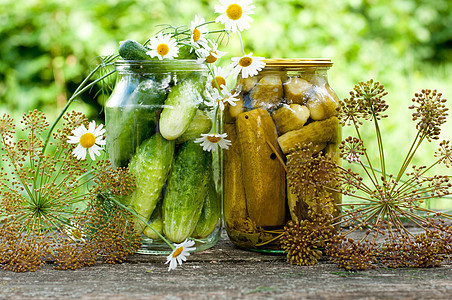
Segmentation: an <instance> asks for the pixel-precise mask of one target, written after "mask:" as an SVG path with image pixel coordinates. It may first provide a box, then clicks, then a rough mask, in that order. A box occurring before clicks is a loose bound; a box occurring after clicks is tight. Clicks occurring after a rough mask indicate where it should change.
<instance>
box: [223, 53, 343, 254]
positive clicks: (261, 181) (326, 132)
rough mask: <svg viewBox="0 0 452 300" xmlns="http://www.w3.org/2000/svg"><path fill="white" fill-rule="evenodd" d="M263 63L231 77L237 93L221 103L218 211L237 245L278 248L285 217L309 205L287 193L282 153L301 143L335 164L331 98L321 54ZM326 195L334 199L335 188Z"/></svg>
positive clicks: (301, 213)
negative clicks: (226, 142)
mask: <svg viewBox="0 0 452 300" xmlns="http://www.w3.org/2000/svg"><path fill="white" fill-rule="evenodd" d="M265 62H266V66H265V68H264V69H263V70H262V71H261V72H259V74H258V75H256V76H254V77H250V78H246V79H239V80H238V84H237V89H238V91H239V92H240V95H241V100H240V101H238V102H237V104H236V105H235V106H230V107H228V109H227V110H225V115H224V124H223V129H224V131H225V132H226V133H227V134H228V137H229V139H230V140H231V142H232V145H231V146H230V148H229V150H227V151H224V193H223V196H224V198H223V203H224V205H223V213H224V221H225V225H226V230H227V233H228V235H229V238H230V240H231V241H232V242H233V243H234V244H236V245H237V246H239V247H242V248H245V249H249V250H256V251H263V252H282V251H281V246H280V243H279V237H280V236H281V234H282V232H283V228H284V226H285V224H286V223H287V222H288V221H289V220H294V221H300V220H302V219H304V218H306V215H307V209H309V207H310V205H312V204H313V203H312V201H313V200H312V199H308V198H307V197H304V196H303V195H297V194H294V193H293V192H292V190H291V186H292V185H291V182H290V179H289V177H288V176H287V174H286V171H287V168H286V162H287V157H288V156H289V155H290V154H291V153H292V152H293V151H294V149H298V150H300V148H297V147H301V148H303V147H308V146H309V147H316V149H318V151H317V153H319V152H321V153H323V154H325V155H329V156H330V157H331V158H332V159H333V161H336V162H337V163H339V156H338V153H339V151H338V144H339V142H340V139H341V131H340V126H339V121H338V118H337V116H336V114H337V113H336V109H337V107H338V103H339V101H338V100H339V99H338V97H337V95H336V94H335V92H334V91H333V90H332V88H331V87H330V85H329V83H328V78H327V70H328V69H329V68H330V67H331V66H332V62H331V61H330V60H329V59H269V60H266V61H265ZM301 176H303V175H301ZM332 199H333V201H332V202H340V201H341V198H340V195H339V194H337V193H333V195H332ZM331 207H333V205H331ZM330 213H332V214H334V213H337V212H330Z"/></svg>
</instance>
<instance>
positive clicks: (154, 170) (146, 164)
mask: <svg viewBox="0 0 452 300" xmlns="http://www.w3.org/2000/svg"><path fill="white" fill-rule="evenodd" d="M174 149H175V142H174V141H167V140H165V139H164V138H163V137H162V136H161V135H160V134H159V133H156V134H154V135H153V136H152V137H151V138H150V139H148V140H146V141H145V142H143V143H142V145H141V146H140V147H139V148H138V151H137V153H136V154H135V155H134V156H133V157H132V160H131V161H130V164H129V170H130V172H131V173H132V174H133V175H134V176H135V182H136V188H135V190H134V192H133V193H132V194H131V195H130V196H129V197H128V198H127V199H126V200H125V202H126V204H128V205H129V206H130V207H131V208H132V209H133V210H134V211H135V212H136V213H137V214H138V215H140V216H141V218H142V219H143V220H149V218H150V217H151V215H152V213H153V212H154V209H155V208H156V206H157V203H158V202H159V200H160V199H161V195H162V190H163V187H164V185H165V182H166V180H167V178H168V173H169V170H170V168H171V164H172V162H173V156H174ZM145 227H146V225H145V224H144V223H143V222H141V221H138V220H137V221H136V223H135V229H136V230H137V231H138V232H142V231H143V230H144V228H145Z"/></svg>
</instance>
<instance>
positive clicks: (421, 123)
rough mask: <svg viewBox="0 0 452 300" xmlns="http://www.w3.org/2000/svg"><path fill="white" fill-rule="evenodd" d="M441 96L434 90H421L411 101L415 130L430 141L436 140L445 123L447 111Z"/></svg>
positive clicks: (444, 100)
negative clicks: (415, 122)
mask: <svg viewBox="0 0 452 300" xmlns="http://www.w3.org/2000/svg"><path fill="white" fill-rule="evenodd" d="M441 96H442V94H441V93H438V92H436V90H433V91H432V90H421V92H420V93H416V94H414V98H413V99H412V101H413V102H414V103H415V104H413V105H412V106H410V107H409V108H410V109H414V110H415V112H414V113H413V121H418V122H417V124H416V129H417V130H419V131H420V132H421V133H422V134H424V135H425V137H426V138H427V139H428V140H429V141H430V140H436V139H438V138H439V134H440V133H441V125H442V124H444V123H445V122H446V117H447V115H448V114H447V111H448V108H447V107H446V104H445V103H446V101H447V100H446V99H442V98H441Z"/></svg>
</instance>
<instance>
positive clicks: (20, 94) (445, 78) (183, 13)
mask: <svg viewBox="0 0 452 300" xmlns="http://www.w3.org/2000/svg"><path fill="white" fill-rule="evenodd" d="M217 3H218V2H217V1H205V0H203V1H201V0H198V1H195V0H184V1H182V0H179V1H177V0H165V1H161V0H158V1H157V0H135V1H132V0H131V1H119V0H104V1H92V0H77V1H76V0H64V1H63V0H0V113H2V114H3V113H4V112H7V113H9V114H11V115H12V116H14V117H16V118H17V117H19V116H20V115H21V114H22V113H23V112H25V111H27V110H31V109H34V108H38V109H40V110H43V111H44V112H46V113H47V114H48V117H49V119H50V120H52V119H54V118H55V117H56V115H57V113H58V112H59V110H60V109H61V108H62V107H63V106H64V104H65V102H66V100H67V99H68V98H69V97H70V96H71V94H72V92H73V91H74V90H75V88H76V87H77V85H78V84H79V83H80V82H81V81H82V80H83V78H84V77H85V76H86V75H87V74H88V73H89V71H90V70H91V69H92V68H93V66H95V64H96V63H97V62H98V61H97V60H96V57H98V56H99V55H108V54H114V53H117V48H118V43H119V41H122V40H125V39H135V40H137V41H139V42H144V41H145V40H146V39H148V38H149V37H150V36H151V35H153V34H155V33H156V32H157V31H158V29H159V28H158V27H156V25H158V24H172V25H175V26H179V25H189V24H190V21H191V20H192V19H193V17H194V15H195V14H198V15H200V16H203V17H204V18H205V19H206V20H214V19H215V18H216V16H217V14H215V13H214V6H215V5H216V4H217ZM254 5H255V6H256V9H255V14H254V15H253V16H252V17H253V19H254V21H253V22H252V24H251V28H250V29H249V30H248V31H246V32H243V34H242V36H243V40H244V43H245V51H246V52H247V53H248V52H253V53H254V54H255V55H257V56H265V57H267V58H278V57H285V58H298V57H304V58H316V57H326V58H331V59H332V61H333V62H334V65H333V67H332V68H331V70H330V71H329V73H328V75H329V81H330V84H331V86H332V87H333V88H334V89H335V91H336V92H337V94H338V95H339V97H340V98H344V97H347V96H348V91H350V90H351V89H352V88H353V86H354V84H355V83H357V82H358V81H367V80H368V79H370V78H374V80H377V81H380V82H381V83H383V84H384V85H385V87H386V89H387V91H388V92H389V95H388V96H387V102H388V104H389V105H390V109H389V112H388V114H389V115H390V117H389V118H388V119H385V120H384V121H383V122H382V131H383V139H384V142H385V151H386V156H387V160H388V165H389V166H390V167H389V171H391V172H395V169H397V168H398V167H399V165H400V163H401V161H402V160H403V157H404V154H405V153H406V151H407V150H408V148H409V144H410V143H411V140H412V138H413V137H414V135H415V128H414V124H412V122H411V112H410V111H409V110H408V109H407V107H408V106H409V105H410V104H411V98H412V97H413V95H414V93H415V92H418V91H420V90H421V89H423V88H428V89H437V90H439V91H441V92H442V93H443V94H444V97H445V98H451V97H452V22H451V20H452V1H450V0H434V1H431V0H392V1H386V0H342V1H328V0H316V1H313V0H305V1H303V0H279V1H267V0H259V1H254ZM220 50H223V51H227V52H228V55H227V56H226V57H225V58H223V59H222V64H224V65H227V64H228V63H229V58H230V57H231V56H240V44H239V42H238V39H237V38H236V36H234V35H232V36H231V39H230V40H229V43H228V45H227V46H225V47H222V48H221V49H220ZM99 89H100V87H98V88H95V89H93V90H91V91H90V92H89V93H86V94H84V95H83V97H81V98H80V99H79V103H78V106H74V108H75V107H77V108H78V109H81V110H83V111H84V112H86V113H87V115H88V116H89V118H90V119H98V120H102V118H103V116H102V113H99V112H100V111H101V107H102V101H103V99H102V97H99V96H98V91H99ZM447 105H448V107H449V109H451V108H452V105H451V104H450V103H448V104H447ZM450 119H451V117H449V123H446V124H445V126H444V127H443V133H442V138H447V139H450V138H451V136H452V130H451V128H452V126H451V124H452V120H450ZM349 133H352V131H350V129H349V128H345V129H344V136H346V135H348V134H349ZM364 136H365V138H366V139H368V138H369V139H372V136H373V131H372V130H371V129H370V128H369V129H365V131H364ZM375 146H376V144H375V143H374V142H373V139H372V140H369V141H368V142H367V148H368V149H369V150H371V151H372V150H373V149H375V152H376V150H377V148H375ZM436 148H437V143H435V142H433V143H431V144H426V145H425V147H424V148H423V149H421V151H419V156H418V158H417V159H416V160H415V163H423V164H426V163H428V162H429V161H430V160H432V159H433V152H434V151H435V150H436ZM392 167H394V169H391V168H392ZM441 172H443V173H446V174H447V172H449V173H448V174H450V173H452V172H451V170H450V169H446V168H442V169H441ZM440 206H442V205H440ZM446 206H450V205H446Z"/></svg>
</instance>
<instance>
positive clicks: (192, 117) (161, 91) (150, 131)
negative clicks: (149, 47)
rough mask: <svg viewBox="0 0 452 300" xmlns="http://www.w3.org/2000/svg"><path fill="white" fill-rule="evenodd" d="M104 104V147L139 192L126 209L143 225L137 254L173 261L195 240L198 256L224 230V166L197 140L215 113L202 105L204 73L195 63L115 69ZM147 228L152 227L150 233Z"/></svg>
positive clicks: (129, 198) (126, 199)
mask: <svg viewBox="0 0 452 300" xmlns="http://www.w3.org/2000/svg"><path fill="white" fill-rule="evenodd" d="M116 70H117V80H116V85H115V88H114V90H113V93H112V94H111V96H110V98H109V99H108V101H107V102H106V104H105V123H106V141H107V146H106V149H107V152H108V156H109V159H110V160H111V162H112V165H113V166H114V167H128V168H129V170H130V172H131V173H132V174H133V175H134V176H135V180H136V189H135V191H134V192H133V193H132V194H131V195H129V196H127V197H123V199H121V201H122V202H123V203H124V204H126V205H127V206H128V207H130V208H131V209H133V211H135V212H136V214H138V215H139V217H136V219H135V228H136V229H137V230H138V231H140V232H142V233H143V242H142V245H141V247H140V249H139V251H138V252H139V253H155V254H165V253H170V252H171V249H170V247H169V246H168V245H167V244H166V243H165V242H164V241H163V240H162V238H161V236H164V237H165V238H166V239H167V240H169V241H170V242H172V243H181V242H183V241H184V240H186V239H187V238H188V239H193V240H194V241H195V242H196V244H195V247H196V249H197V250H198V251H199V250H203V249H207V248H209V247H211V246H213V245H215V243H216V242H217V240H218V239H219V236H220V230H221V220H220V219H221V218H220V214H221V203H220V191H221V185H222V180H220V175H219V174H220V168H221V164H220V160H219V157H218V155H219V153H218V152H214V153H211V152H206V151H203V148H202V147H201V146H200V144H199V143H195V142H194V140H195V139H196V138H198V137H200V136H201V134H203V133H209V132H210V131H211V128H212V126H213V123H214V113H213V112H211V111H209V110H208V109H207V108H208V106H207V105H205V103H204V98H203V94H204V88H205V86H206V84H205V83H206V80H207V71H208V70H207V67H205V66H203V65H200V64H198V63H197V62H196V60H171V61H169V60H163V61H157V60H155V61H151V60H150V61H117V62H116ZM144 222H148V224H149V225H150V226H146V224H145V223H144Z"/></svg>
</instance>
